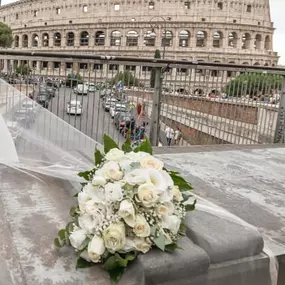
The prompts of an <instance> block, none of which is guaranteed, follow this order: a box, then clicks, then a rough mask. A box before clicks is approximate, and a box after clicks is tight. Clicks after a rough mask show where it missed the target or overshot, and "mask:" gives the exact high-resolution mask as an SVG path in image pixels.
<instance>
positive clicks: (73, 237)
mask: <svg viewBox="0 0 285 285" xmlns="http://www.w3.org/2000/svg"><path fill="white" fill-rule="evenodd" d="M86 237H87V232H86V231H85V230H83V229H80V228H76V229H74V231H73V232H72V233H71V234H70V236H69V241H70V244H71V245H72V246H73V247H74V248H76V249H78V250H80V249H82V244H83V242H84V241H85V239H86Z"/></svg>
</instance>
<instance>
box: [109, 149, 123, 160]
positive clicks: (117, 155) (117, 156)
mask: <svg viewBox="0 0 285 285" xmlns="http://www.w3.org/2000/svg"><path fill="white" fill-rule="evenodd" d="M124 156H125V154H124V152H123V151H122V150H119V149H118V148H112V149H111V150H110V151H109V152H108V153H107V154H106V155H105V158H106V160H110V161H120V160H121V159H123V158H124Z"/></svg>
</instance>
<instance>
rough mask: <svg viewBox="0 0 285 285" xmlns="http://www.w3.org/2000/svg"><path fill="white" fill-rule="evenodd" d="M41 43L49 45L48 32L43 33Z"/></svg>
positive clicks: (45, 45)
mask: <svg viewBox="0 0 285 285" xmlns="http://www.w3.org/2000/svg"><path fill="white" fill-rule="evenodd" d="M42 43H43V46H44V47H48V46H49V34H47V33H45V34H43V38H42Z"/></svg>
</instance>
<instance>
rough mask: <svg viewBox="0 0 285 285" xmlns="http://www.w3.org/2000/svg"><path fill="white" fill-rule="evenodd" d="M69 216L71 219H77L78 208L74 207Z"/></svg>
mask: <svg viewBox="0 0 285 285" xmlns="http://www.w3.org/2000/svg"><path fill="white" fill-rule="evenodd" d="M69 215H70V216H71V217H76V216H77V206H73V207H71V208H70V210H69Z"/></svg>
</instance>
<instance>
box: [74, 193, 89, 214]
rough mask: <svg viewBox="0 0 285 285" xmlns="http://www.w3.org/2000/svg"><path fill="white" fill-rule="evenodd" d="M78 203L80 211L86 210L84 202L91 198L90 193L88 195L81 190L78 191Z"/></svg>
mask: <svg viewBox="0 0 285 285" xmlns="http://www.w3.org/2000/svg"><path fill="white" fill-rule="evenodd" d="M77 199H78V205H79V209H80V211H81V212H83V213H84V212H85V211H86V203H87V202H88V201H89V200H90V199H91V198H90V195H88V193H86V192H84V191H81V192H79V193H78V197H77Z"/></svg>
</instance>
